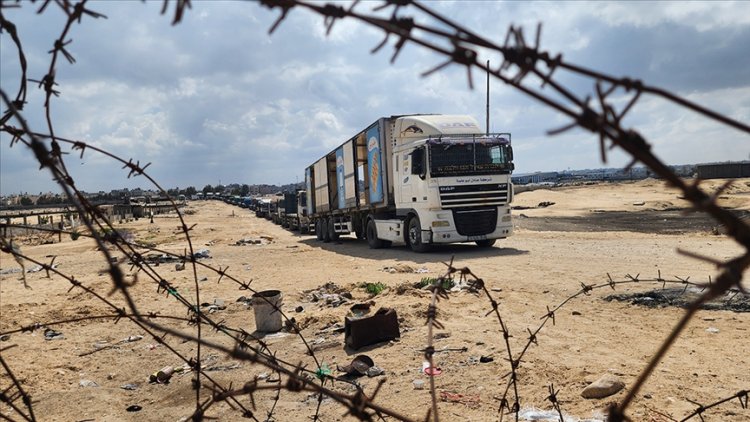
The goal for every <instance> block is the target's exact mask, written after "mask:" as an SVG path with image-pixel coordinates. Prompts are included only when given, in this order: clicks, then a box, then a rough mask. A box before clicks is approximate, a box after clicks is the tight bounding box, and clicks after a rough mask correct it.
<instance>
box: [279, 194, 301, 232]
mask: <svg viewBox="0 0 750 422" xmlns="http://www.w3.org/2000/svg"><path fill="white" fill-rule="evenodd" d="M282 204H283V205H282ZM282 207H283V210H281V208H282ZM279 210H280V211H279V215H280V220H281V226H282V227H285V228H287V229H289V230H299V217H298V215H297V192H285V193H284V199H283V201H281V200H280V201H279Z"/></svg>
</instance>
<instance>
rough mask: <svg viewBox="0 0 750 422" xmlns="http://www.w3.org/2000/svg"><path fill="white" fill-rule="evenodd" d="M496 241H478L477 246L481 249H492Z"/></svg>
mask: <svg viewBox="0 0 750 422" xmlns="http://www.w3.org/2000/svg"><path fill="white" fill-rule="evenodd" d="M495 240H496V239H484V240H477V241H476V244H477V246H479V247H480V248H491V247H492V245H494V244H495Z"/></svg>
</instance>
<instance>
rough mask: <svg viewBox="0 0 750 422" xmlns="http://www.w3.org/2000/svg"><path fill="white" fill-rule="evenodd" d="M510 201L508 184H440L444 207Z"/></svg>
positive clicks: (465, 206)
mask: <svg viewBox="0 0 750 422" xmlns="http://www.w3.org/2000/svg"><path fill="white" fill-rule="evenodd" d="M507 203H508V184H507V183H491V184H488V185H471V186H440V204H441V205H442V207H443V208H467V207H485V206H488V205H494V206H498V205H505V204H507Z"/></svg>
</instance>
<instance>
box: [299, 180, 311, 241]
mask: <svg viewBox="0 0 750 422" xmlns="http://www.w3.org/2000/svg"><path fill="white" fill-rule="evenodd" d="M307 209H308V208H307V191H305V190H299V191H297V219H298V223H297V224H298V225H299V231H300V233H303V234H306V233H310V232H311V231H315V228H314V227H313V225H312V220H310V215H309V213H308V212H307Z"/></svg>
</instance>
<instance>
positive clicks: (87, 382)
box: [78, 380, 99, 387]
mask: <svg viewBox="0 0 750 422" xmlns="http://www.w3.org/2000/svg"><path fill="white" fill-rule="evenodd" d="M78 385H80V386H81V387H98V386H99V384H97V383H95V382H94V381H91V380H81V381H80V382H79V383H78Z"/></svg>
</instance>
